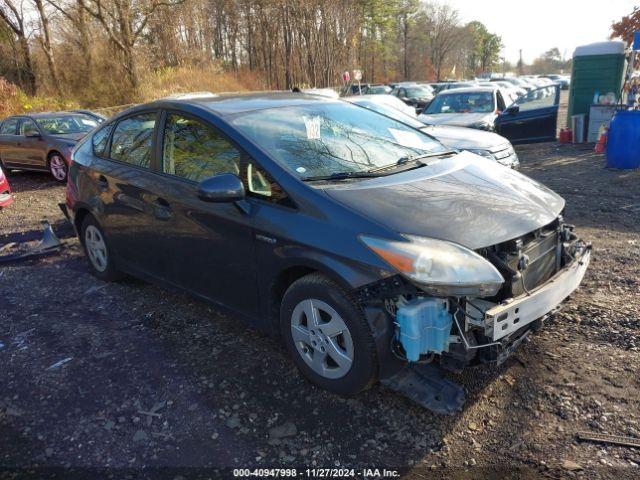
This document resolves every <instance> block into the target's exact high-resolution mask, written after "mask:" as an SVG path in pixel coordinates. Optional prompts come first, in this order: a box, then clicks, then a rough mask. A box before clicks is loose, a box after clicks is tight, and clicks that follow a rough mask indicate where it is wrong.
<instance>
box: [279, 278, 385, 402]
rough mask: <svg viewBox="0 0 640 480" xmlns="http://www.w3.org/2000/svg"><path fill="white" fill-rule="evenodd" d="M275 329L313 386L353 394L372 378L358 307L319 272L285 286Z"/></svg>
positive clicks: (373, 365)
mask: <svg viewBox="0 0 640 480" xmlns="http://www.w3.org/2000/svg"><path fill="white" fill-rule="evenodd" d="M280 330H281V333H282V337H283V338H284V341H285V344H286V346H287V349H288V350H289V353H290V355H291V357H292V358H293V361H294V363H295V364H296V366H297V367H298V369H299V370H300V371H301V372H302V374H303V375H304V376H305V377H306V378H307V379H308V380H310V381H311V382H312V383H314V384H316V385H318V386H319V387H322V388H324V389H325V390H329V391H330V392H333V393H337V394H340V395H355V394H356V393H358V392H360V391H362V390H364V389H365V388H366V387H368V386H369V385H370V384H371V383H373V381H374V380H375V377H376V373H377V358H376V350H375V344H374V340H373V336H372V335H371V330H370V329H369V325H368V323H367V321H366V319H365V318H364V315H363V313H362V310H361V309H360V307H359V306H358V305H356V304H355V303H354V302H353V301H352V300H350V299H349V298H348V296H347V294H346V293H345V292H344V290H343V289H342V288H340V287H339V286H338V285H337V284H336V283H334V282H333V281H331V280H329V279H328V278H326V277H324V276H323V275H320V274H318V273H312V274H309V275H306V276H304V277H302V278H300V279H299V280H297V281H295V282H294V283H293V284H292V285H291V286H290V287H289V289H288V290H287V291H286V293H285V294H284V298H283V299H282V305H281V308H280Z"/></svg>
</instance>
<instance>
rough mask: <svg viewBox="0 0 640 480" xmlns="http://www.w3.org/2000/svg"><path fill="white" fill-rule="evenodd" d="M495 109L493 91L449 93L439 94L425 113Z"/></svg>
mask: <svg viewBox="0 0 640 480" xmlns="http://www.w3.org/2000/svg"><path fill="white" fill-rule="evenodd" d="M495 109H496V108H495V105H494V102H493V93H492V92H465V93H447V94H444V95H443V94H441V95H438V96H437V97H436V98H435V99H434V100H433V102H431V104H430V105H429V108H427V110H426V112H425V113H426V114H438V113H489V112H493V111H494V110H495Z"/></svg>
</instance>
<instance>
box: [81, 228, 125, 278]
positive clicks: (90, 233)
mask: <svg viewBox="0 0 640 480" xmlns="http://www.w3.org/2000/svg"><path fill="white" fill-rule="evenodd" d="M80 241H81V243H82V248H83V249H84V253H85V255H86V257H87V260H88V263H89V270H91V273H92V274H93V275H94V276H95V277H97V278H99V279H100V280H103V281H105V282H115V281H118V280H122V278H124V274H123V273H122V272H120V271H119V270H118V269H117V268H116V267H115V265H114V263H113V255H112V254H111V249H110V248H109V245H108V243H107V238H106V237H105V235H104V232H103V231H102V228H101V227H100V225H98V222H97V221H96V219H95V218H94V217H93V216H92V215H87V216H86V217H85V218H84V220H83V221H82V227H81V228H80Z"/></svg>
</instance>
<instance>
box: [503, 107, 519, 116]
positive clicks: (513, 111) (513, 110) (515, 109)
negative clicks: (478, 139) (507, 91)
mask: <svg viewBox="0 0 640 480" xmlns="http://www.w3.org/2000/svg"><path fill="white" fill-rule="evenodd" d="M519 112H520V107H519V106H518V105H511V106H510V107H509V108H507V109H506V110H505V111H504V113H506V114H507V115H515V114H516V113H519Z"/></svg>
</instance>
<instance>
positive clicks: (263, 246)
mask: <svg viewBox="0 0 640 480" xmlns="http://www.w3.org/2000/svg"><path fill="white" fill-rule="evenodd" d="M66 208H67V210H68V213H69V216H70V219H71V220H72V222H73V224H74V225H75V227H76V229H77V232H78V234H79V236H80V239H81V242H82V244H83V247H84V249H85V253H86V255H87V257H88V259H89V266H90V268H91V270H92V272H93V273H94V274H95V275H96V276H97V277H98V278H100V279H103V280H117V279H119V278H121V277H122V275H123V274H125V273H126V274H130V275H134V276H137V277H141V278H144V279H147V280H150V281H153V282H156V283H158V284H160V285H164V286H165V287H167V288H171V289H179V290H184V291H187V292H190V293H191V294H193V295H195V296H196V297H198V298H201V299H203V300H205V301H210V302H214V303H216V304H218V305H220V306H222V307H225V308H227V309H229V310H230V311H232V312H236V313H239V314H241V315H242V316H243V317H245V318H247V319H248V320H249V321H250V322H251V323H253V324H255V325H257V326H259V327H262V328H264V329H266V330H268V331H271V332H274V333H279V334H281V336H282V338H283V339H284V342H285V343H286V345H287V347H288V349H289V351H290V353H291V355H292V358H293V360H294V361H295V363H296V364H297V366H298V367H299V368H300V370H301V371H302V373H303V374H304V375H305V376H307V377H308V378H309V379H310V380H312V381H313V382H314V383H316V384H318V385H320V386H322V387H324V388H327V389H329V390H331V391H334V392H338V393H341V394H353V393H355V392H358V391H359V390H361V389H363V388H364V387H366V386H367V385H369V384H370V383H371V382H373V381H375V380H376V379H382V380H384V381H388V382H391V383H390V384H391V385H395V386H396V387H397V388H399V389H401V390H402V385H401V383H402V382H398V381H397V379H398V378H399V377H398V375H406V372H407V371H410V370H411V369H412V368H413V366H414V365H416V363H417V362H420V361H425V360H429V361H431V364H432V365H434V366H437V368H445V369H451V370H458V369H460V368H462V367H464V366H466V365H470V364H474V363H479V362H481V361H500V360H501V358H503V357H504V356H506V355H507V354H508V353H509V352H510V351H511V350H512V349H513V347H514V346H515V345H517V343H518V342H519V341H521V339H523V338H525V337H526V336H527V335H528V334H529V333H530V331H531V330H532V329H533V328H535V327H538V326H540V321H541V319H542V318H544V316H545V315H546V314H547V313H548V312H550V311H551V310H553V309H554V308H555V307H556V306H557V305H558V304H559V303H560V302H561V301H562V300H563V299H564V298H566V297H567V296H568V295H569V294H570V293H571V292H572V291H573V290H574V289H575V288H577V286H578V284H579V283H580V281H581V279H582V277H583V275H584V273H585V269H586V268H587V265H588V263H589V255H590V253H589V246H588V245H585V244H584V243H583V242H581V241H580V240H579V239H577V238H576V236H575V235H574V234H573V233H572V231H571V227H570V226H568V225H566V224H564V223H563V221H562V210H563V208H564V200H563V199H562V198H560V197H559V196H558V195H556V194H555V193H553V192H552V191H550V190H549V189H547V188H545V187H544V186H542V185H540V184H538V183H537V182H535V181H533V180H531V179H529V178H527V177H525V176H523V175H521V174H519V173H518V172H515V171H513V170H512V169H509V168H506V167H503V166H501V165H498V164H497V163H496V162H493V161H490V160H487V159H484V158H482V157H478V156H476V155H473V154H471V153H468V152H462V153H458V152H455V151H451V150H448V149H447V148H445V147H443V146H442V145H441V144H440V143H438V142H437V141H436V140H434V139H433V138H432V137H430V136H428V135H426V134H425V133H423V132H421V131H420V130H419V129H415V128H412V127H410V126H408V125H406V124H404V123H401V122H398V121H396V120H393V119H391V118H389V117H386V116H383V115H380V114H378V113H375V112H372V111H369V110H366V109H363V108H360V107H357V106H354V105H351V104H349V103H347V102H344V101H341V100H337V99H329V98H323V97H319V96H313V95H304V94H294V93H265V94H251V95H239V96H238V95H236V96H211V97H206V98H202V97H201V96H200V97H199V98H191V99H190V98H188V97H186V98H185V97H183V98H181V99H173V100H171V99H166V100H161V101H157V102H154V103H149V104H146V105H141V106H137V107H135V108H132V109H130V110H127V111H125V112H123V113H121V114H120V115H118V116H117V117H115V118H113V119H110V120H108V121H106V122H105V123H104V124H103V125H102V126H101V127H100V128H99V129H98V130H97V131H95V132H94V133H92V134H91V135H90V136H89V137H88V138H86V139H85V140H84V141H82V142H81V143H80V144H79V145H78V147H77V148H76V150H75V151H74V154H73V161H72V163H71V167H70V176H69V182H68V187H67V206H66ZM233 354H234V355H238V356H240V355H241V354H242V352H235V353H233ZM203 361H204V359H203ZM407 366H409V367H410V368H408V367H407ZM394 379H395V380H394ZM394 381H395V383H394ZM409 384H410V383H408V384H407V383H406V382H405V383H404V385H405V387H406V386H407V385H409ZM411 385H415V387H414V386H411V387H410V388H409V387H407V388H409V389H413V388H418V384H417V383H416V384H411ZM405 390H406V388H405Z"/></svg>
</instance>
